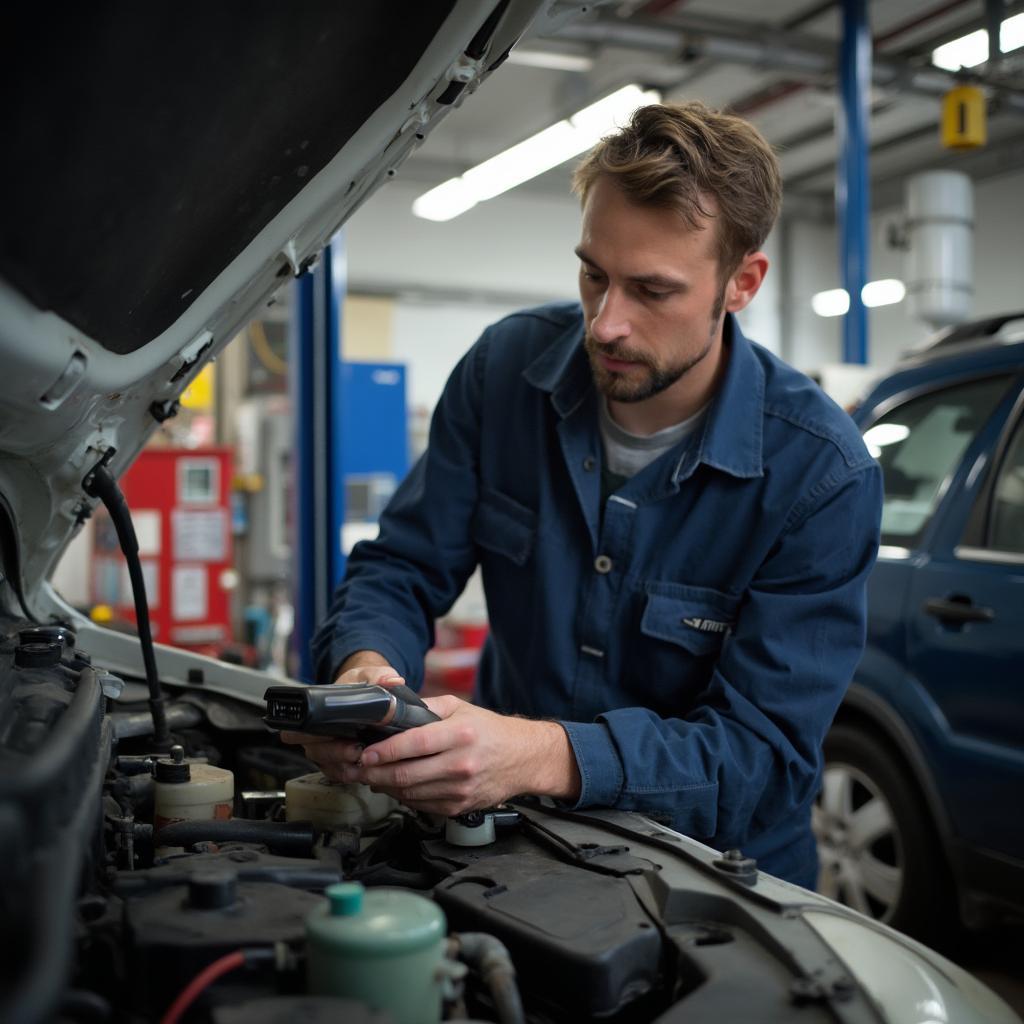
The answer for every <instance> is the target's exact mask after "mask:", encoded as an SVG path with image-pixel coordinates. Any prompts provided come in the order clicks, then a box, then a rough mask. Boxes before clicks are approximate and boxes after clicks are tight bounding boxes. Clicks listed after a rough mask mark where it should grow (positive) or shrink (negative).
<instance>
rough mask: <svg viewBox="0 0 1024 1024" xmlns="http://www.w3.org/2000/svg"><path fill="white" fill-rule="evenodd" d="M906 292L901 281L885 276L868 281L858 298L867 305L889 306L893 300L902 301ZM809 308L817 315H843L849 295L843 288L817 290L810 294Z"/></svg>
mask: <svg viewBox="0 0 1024 1024" xmlns="http://www.w3.org/2000/svg"><path fill="white" fill-rule="evenodd" d="M906 294H907V288H906V285H904V283H903V282H902V281H897V280H896V279H895V278H894V277H886V278H882V279H881V280H879V281H868V283H867V284H866V285H864V287H863V288H861V290H860V299H861V302H863V303H864V305H865V306H869V307H874V306H891V305H892V304H893V303H895V302H902V301H903V299H904V297H905V296H906ZM811 309H813V310H814V312H815V313H817V314H818V316H843V314H845V313H847V312H849V309H850V296H849V295H848V294H847V293H846V289H845V288H831V289H829V290H828V291H827V292H818V293H817V294H816V295H812V296H811Z"/></svg>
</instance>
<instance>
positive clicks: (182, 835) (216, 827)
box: [153, 818, 315, 857]
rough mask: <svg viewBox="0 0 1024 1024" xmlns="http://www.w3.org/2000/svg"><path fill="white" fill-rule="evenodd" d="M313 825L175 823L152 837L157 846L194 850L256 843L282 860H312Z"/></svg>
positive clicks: (235, 820)
mask: <svg viewBox="0 0 1024 1024" xmlns="http://www.w3.org/2000/svg"><path fill="white" fill-rule="evenodd" d="M314 838H315V836H314V832H313V824H312V822H309V821H250V820H249V819H248V818H230V819H229V820H228V821H217V820H216V819H211V820H208V821H176V822H174V823H173V824H172V825H165V826H164V827H163V828H162V829H160V830H159V831H158V832H157V833H156V836H155V837H154V840H153V841H154V843H155V844H156V845H157V846H185V847H188V846H193V845H194V844H196V843H259V844H260V845H261V846H266V847H267V849H268V850H270V852H271V853H276V854H280V855H281V856H285V857H296V856H298V857H312V855H313V840H314Z"/></svg>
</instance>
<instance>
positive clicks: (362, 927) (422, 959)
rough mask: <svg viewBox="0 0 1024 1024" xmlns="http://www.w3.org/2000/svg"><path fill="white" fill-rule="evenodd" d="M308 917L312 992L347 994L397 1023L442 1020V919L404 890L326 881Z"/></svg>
mask: <svg viewBox="0 0 1024 1024" xmlns="http://www.w3.org/2000/svg"><path fill="white" fill-rule="evenodd" d="M326 895H327V899H326V900H325V901H324V903H323V905H322V906H320V907H317V908H316V909H315V910H314V911H313V912H312V913H311V914H310V915H309V916H308V917H307V918H306V939H307V941H308V961H307V981H308V986H309V992H310V994H311V995H321V996H325V995H330V996H346V997H348V998H349V999H358V1000H360V1001H361V1002H363V1003H365V1004H367V1005H368V1006H370V1007H372V1008H373V1009H375V1010H383V1011H386V1012H387V1013H389V1014H390V1015H391V1017H392V1019H393V1020H394V1022H395V1024H434V1022H436V1021H440V1020H441V997H442V990H443V987H444V984H445V978H446V976H447V972H446V969H445V963H444V940H445V930H446V925H445V918H444V914H443V913H442V912H441V909H440V907H438V906H437V904H435V903H433V902H432V901H431V900H428V899H426V898H424V897H423V896H417V895H416V893H412V892H406V891H405V890H403V889H386V888H375V889H371V890H369V891H366V890H364V889H363V887H362V885H360V884H359V883H358V882H339V883H338V884H336V885H331V886H328V887H327V891H326Z"/></svg>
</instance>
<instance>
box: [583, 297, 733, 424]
mask: <svg viewBox="0 0 1024 1024" xmlns="http://www.w3.org/2000/svg"><path fill="white" fill-rule="evenodd" d="M724 307H725V287H724V286H723V287H722V288H721V289H720V291H719V293H718V297H717V298H716V299H715V303H714V305H713V306H712V309H711V329H710V331H709V332H708V338H707V343H706V344H705V345H704V347H703V348H702V349H701V350H700V352H698V353H697V354H696V355H695V356H692V357H691V358H690V359H687V360H685V361H684V362H682V363H679V364H677V365H676V366H658V364H657V363H656V362H655V361H654V360H653V359H652V358H651V357H650V356H649V355H647V354H646V353H644V352H634V351H632V350H631V349H630V348H628V347H626V346H625V345H622V344H620V343H615V344H613V345H603V344H601V343H600V342H598V341H596V340H595V338H594V336H593V335H592V334H590V332H589V331H588V332H587V335H586V338H585V339H584V342H583V344H584V347H585V348H586V350H587V356H588V358H589V359H590V370H591V373H592V374H593V376H594V385H595V386H596V387H597V390H598V391H600V392H601V394H603V395H604V396H605V397H606V398H610V399H611V400H612V401H613V402H625V403H627V404H630V403H633V402H645V401H646V400H647V399H648V398H653V397H654V396H655V395H660V394H661V393H662V392H663V391H666V390H668V388H670V387H672V385H673V384H675V382H676V381H677V380H679V379H680V378H681V377H683V375H684V374H687V373H689V372H690V370H692V369H693V368H694V367H695V366H696V365H697V364H698V363H700V362H702V361H703V360H704V359H706V358H707V356H708V354H709V353H710V352H711V349H712V347H713V345H714V343H715V337H716V336H717V334H718V327H719V322H720V321H721V318H722V310H723V308H724ZM598 353H600V354H601V355H603V356H606V357H607V358H609V359H619V360H621V361H622V362H624V363H636V364H638V365H639V366H643V367H646V369H647V373H646V375H645V376H644V377H643V378H642V379H640V380H630V379H629V378H627V377H626V376H625V375H622V374H618V373H615V372H614V371H612V370H607V369H605V368H604V367H603V366H602V365H601V363H600V361H599V360H598V358H597V356H598Z"/></svg>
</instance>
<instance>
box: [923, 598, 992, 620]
mask: <svg viewBox="0 0 1024 1024" xmlns="http://www.w3.org/2000/svg"><path fill="white" fill-rule="evenodd" d="M924 610H925V613H926V614H928V615H934V616H935V618H937V619H938V620H939V621H940V622H942V623H947V624H950V625H952V624H954V623H955V624H957V625H960V624H962V623H964V622H991V621H992V620H993V619H994V618H995V617H996V613H995V612H994V611H993V610H992V609H991V608H983V607H981V606H980V605H975V604H972V603H971V599H970V598H969V597H951V598H942V597H930V598H928V600H927V601H925V603H924Z"/></svg>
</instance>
